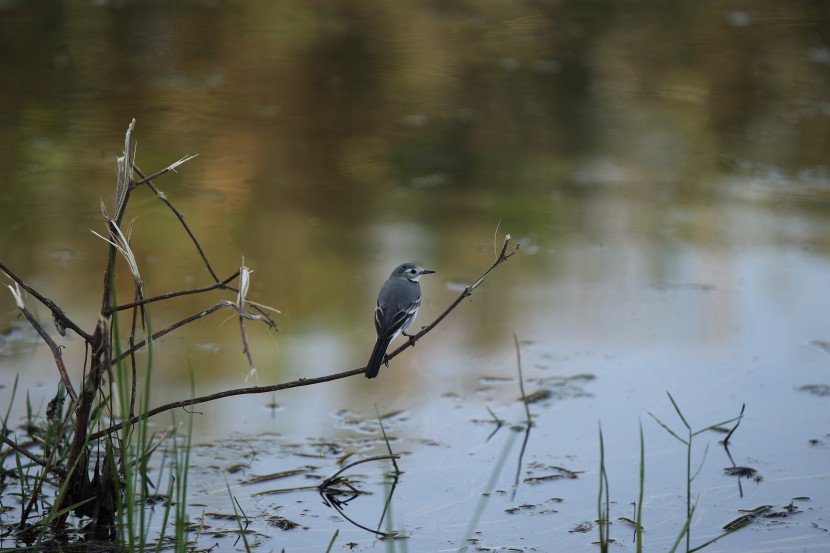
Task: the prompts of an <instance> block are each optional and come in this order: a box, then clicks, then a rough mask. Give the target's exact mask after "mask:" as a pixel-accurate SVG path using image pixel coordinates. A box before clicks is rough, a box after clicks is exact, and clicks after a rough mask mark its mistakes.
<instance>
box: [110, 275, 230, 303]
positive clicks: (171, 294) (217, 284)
mask: <svg viewBox="0 0 830 553" xmlns="http://www.w3.org/2000/svg"><path fill="white" fill-rule="evenodd" d="M238 276H239V271H236V272H235V273H233V274H232V275H230V276H229V277H227V278H225V279H224V280H220V281H218V282H214V283H213V284H208V285H207V286H202V287H200V288H188V289H187V290H176V291H175V292H167V293H165V294H160V295H158V296H152V297H150V298H144V299H142V300H140V301H133V302H130V303H124V304H121V305H117V306H115V307H114V308H113V311H124V310H126V309H132V308H133V307H137V306H139V305H147V304H150V303H154V302H157V301H162V300H167V299H170V298H177V297H179V296H187V295H190V294H201V293H202V292H210V291H211V290H216V289H217V288H228V287H227V286H226V285H227V284H228V283H229V282H231V281H232V280H234V279H235V278H236V277H238ZM233 291H236V290H235V289H233Z"/></svg>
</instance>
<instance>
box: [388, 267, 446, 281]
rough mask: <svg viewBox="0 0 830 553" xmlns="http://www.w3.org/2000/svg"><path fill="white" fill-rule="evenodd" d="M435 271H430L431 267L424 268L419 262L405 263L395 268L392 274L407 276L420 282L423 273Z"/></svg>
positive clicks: (408, 278) (400, 276)
mask: <svg viewBox="0 0 830 553" xmlns="http://www.w3.org/2000/svg"><path fill="white" fill-rule="evenodd" d="M434 272H435V271H430V270H429V269H424V268H423V267H421V266H420V265H418V264H417V263H404V264H402V265H398V266H397V267H395V270H394V271H392V275H391V276H393V277H399V278H405V279H407V280H411V281H412V282H418V280H419V279H420V278H421V275H429V274H432V273H434Z"/></svg>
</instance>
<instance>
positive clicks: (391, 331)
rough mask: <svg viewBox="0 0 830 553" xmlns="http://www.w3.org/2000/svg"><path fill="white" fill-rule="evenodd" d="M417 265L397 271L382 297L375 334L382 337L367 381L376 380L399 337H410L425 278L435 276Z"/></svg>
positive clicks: (407, 265) (388, 281) (397, 268)
mask: <svg viewBox="0 0 830 553" xmlns="http://www.w3.org/2000/svg"><path fill="white" fill-rule="evenodd" d="M434 272H435V271H430V270H429V269H424V268H423V267H421V266H420V265H418V264H416V263H404V264H402V265H398V266H397V267H395V270H394V271H392V274H391V275H389V278H388V279H386V282H384V283H383V286H382V287H381V289H380V294H378V305H377V307H376V308H375V330H376V331H377V334H378V339H377V342H375V349H373V350H372V356H371V357H370V358H369V363H367V365H366V378H374V377H376V376H377V375H378V371H380V365H381V364H382V363H383V361H384V359H385V358H386V348H388V347H389V344H390V343H391V342H392V340H394V339H395V338H397V337H398V335H399V334H403V335H404V336H407V334H406V329H407V328H409V326H410V325H411V324H412V321H414V320H415V316H416V315H417V314H418V308H419V307H420V306H421V285H420V284H419V283H418V280H420V278H421V276H422V275H428V274H431V273H434Z"/></svg>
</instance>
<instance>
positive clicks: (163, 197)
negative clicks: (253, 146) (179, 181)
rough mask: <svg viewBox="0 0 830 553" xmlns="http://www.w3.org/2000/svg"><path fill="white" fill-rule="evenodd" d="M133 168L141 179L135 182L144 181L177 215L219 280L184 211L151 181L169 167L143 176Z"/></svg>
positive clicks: (139, 170)
mask: <svg viewBox="0 0 830 553" xmlns="http://www.w3.org/2000/svg"><path fill="white" fill-rule="evenodd" d="M189 159H192V158H189ZM133 168H134V169H135V172H136V173H138V174H139V175H140V176H141V180H140V181H136V183H146V184H147V186H148V187H150V190H152V191H153V192H154V193H155V195H156V196H158V198H159V199H160V200H161V201H162V202H164V205H166V206H167V207H168V208H170V210H171V211H172V212H173V213H174V214H175V215H176V217H178V219H179V222H180V223H181V224H182V227H184V230H185V232H187V235H188V236H190V240H191V241H192V242H193V245H194V246H196V250H197V251H198V252H199V255H200V256H201V258H202V262H203V263H204V264H205V267H206V268H207V270H208V272H209V273H210V276H212V277H213V280H214V281H216V282H219V277H218V276H217V275H216V271H214V270H213V267H212V266H211V264H210V261H208V258H207V255H205V250H204V249H203V248H202V244H200V243H199V240H198V239H197V238H196V235H195V234H193V231H192V230H190V227H189V226H188V225H187V223H186V222H185V221H184V213H182V212H181V211H179V210H178V209H177V208H176V206H174V205H173V203H172V202H171V201H170V200H168V199H167V196H166V195H165V194H164V192H162V191H161V190H159V189H158V188H156V185H154V184H153V182H152V181H153V179H154V178H156V177H157V176H159V175H162V174H164V173H166V172H167V170H169V168H168V169H162V170H161V171H158V172H157V173H155V174H153V175H150V176H149V177H147V176H144V173H142V172H141V169H139V168H138V167H133Z"/></svg>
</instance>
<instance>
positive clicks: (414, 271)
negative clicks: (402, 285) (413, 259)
mask: <svg viewBox="0 0 830 553" xmlns="http://www.w3.org/2000/svg"><path fill="white" fill-rule="evenodd" d="M409 272H410V273H412V274H413V275H414V274H415V273H416V272H417V271H416V270H415V269H409Z"/></svg>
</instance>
